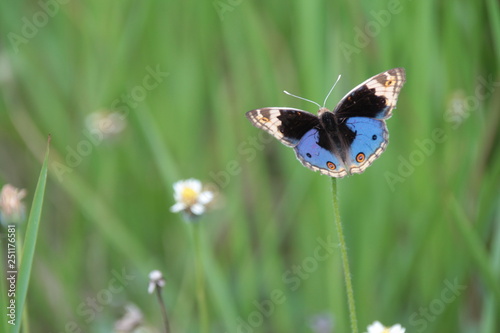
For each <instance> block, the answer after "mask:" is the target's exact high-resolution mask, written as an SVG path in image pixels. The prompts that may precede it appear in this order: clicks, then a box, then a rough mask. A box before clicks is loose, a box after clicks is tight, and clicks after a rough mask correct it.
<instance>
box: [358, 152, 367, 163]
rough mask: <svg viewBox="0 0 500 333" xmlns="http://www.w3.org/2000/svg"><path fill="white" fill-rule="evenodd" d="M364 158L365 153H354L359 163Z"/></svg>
mask: <svg viewBox="0 0 500 333" xmlns="http://www.w3.org/2000/svg"><path fill="white" fill-rule="evenodd" d="M364 160H365V154H363V153H359V154H358V155H356V162H358V163H361V162H363V161H364Z"/></svg>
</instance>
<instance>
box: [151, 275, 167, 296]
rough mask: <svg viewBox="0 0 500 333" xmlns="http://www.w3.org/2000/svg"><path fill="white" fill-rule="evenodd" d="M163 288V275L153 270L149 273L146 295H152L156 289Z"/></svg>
mask: <svg viewBox="0 0 500 333" xmlns="http://www.w3.org/2000/svg"><path fill="white" fill-rule="evenodd" d="M163 287H165V279H164V278H163V274H162V273H161V272H160V271H159V270H154V271H151V273H149V285H148V293H150V294H152V293H153V292H154V291H155V290H156V288H163Z"/></svg>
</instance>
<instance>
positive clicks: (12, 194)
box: [0, 184, 26, 223]
mask: <svg viewBox="0 0 500 333" xmlns="http://www.w3.org/2000/svg"><path fill="white" fill-rule="evenodd" d="M25 196H26V190H24V189H23V190H20V189H18V188H15V187H14V186H12V185H10V184H6V185H4V186H3V187H2V191H1V192H0V220H1V221H2V222H4V223H11V222H13V223H16V222H20V221H22V220H24V217H25V215H26V207H25V206H24V203H23V202H22V201H21V200H22V199H23V198H24V197H25Z"/></svg>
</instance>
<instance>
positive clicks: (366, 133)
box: [246, 68, 406, 178]
mask: <svg viewBox="0 0 500 333" xmlns="http://www.w3.org/2000/svg"><path fill="white" fill-rule="evenodd" d="M405 81H406V75H405V70H404V69H403V68H393V69H390V70H388V71H385V72H383V73H380V74H377V75H375V76H373V77H371V78H369V79H368V80H366V81H365V82H363V83H361V84H360V85H358V86H357V87H355V88H354V89H352V90H351V91H350V92H349V93H348V94H347V95H345V96H344V98H342V99H341V100H340V102H339V103H338V104H337V106H336V107H335V109H334V110H333V111H330V110H328V109H327V108H325V107H320V109H319V111H318V115H314V114H312V113H309V112H306V111H303V110H300V109H293V108H286V107H270V108H262V109H255V110H251V111H248V112H247V113H246V117H247V118H248V119H249V120H250V122H252V124H253V125H254V126H255V127H257V128H260V129H263V130H265V131H267V132H268V133H270V134H271V135H273V136H274V137H275V138H276V139H278V140H279V141H280V142H281V143H283V144H284V145H285V146H288V147H292V148H293V149H294V150H295V155H296V156H297V158H298V159H299V161H300V162H301V163H302V164H303V165H304V166H305V167H307V168H309V169H311V170H313V171H319V172H320V173H322V174H324V175H328V176H330V177H337V178H341V177H344V176H346V175H351V174H354V173H362V172H363V171H365V169H366V168H367V167H368V166H370V165H371V164H372V163H373V161H375V160H376V159H377V158H378V157H379V156H380V154H382V152H383V151H384V150H385V149H386V147H387V143H388V140H389V132H388V130H387V126H386V123H385V120H386V119H388V118H390V117H391V116H392V110H393V109H394V108H395V107H396V102H397V100H398V96H399V92H400V91H401V88H402V86H403V84H404V82H405ZM332 89H333V88H332ZM313 103H314V102H313ZM315 104H316V103H315ZM318 106H319V104H318Z"/></svg>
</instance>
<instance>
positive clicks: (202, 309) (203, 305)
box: [191, 223, 209, 333]
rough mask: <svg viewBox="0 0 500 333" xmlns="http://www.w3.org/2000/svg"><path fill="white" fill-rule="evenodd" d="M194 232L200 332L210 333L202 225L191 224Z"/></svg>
mask: <svg viewBox="0 0 500 333" xmlns="http://www.w3.org/2000/svg"><path fill="white" fill-rule="evenodd" d="M191 226H192V231H193V243H194V251H195V257H196V258H195V266H196V267H195V270H196V297H197V299H198V314H199V321H200V332H201V333H208V331H209V329H208V328H209V323H208V308H207V299H206V295H205V276H204V269H203V262H202V259H201V244H200V242H201V239H200V238H201V236H200V229H201V227H202V224H201V223H191Z"/></svg>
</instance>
